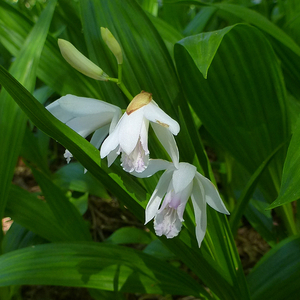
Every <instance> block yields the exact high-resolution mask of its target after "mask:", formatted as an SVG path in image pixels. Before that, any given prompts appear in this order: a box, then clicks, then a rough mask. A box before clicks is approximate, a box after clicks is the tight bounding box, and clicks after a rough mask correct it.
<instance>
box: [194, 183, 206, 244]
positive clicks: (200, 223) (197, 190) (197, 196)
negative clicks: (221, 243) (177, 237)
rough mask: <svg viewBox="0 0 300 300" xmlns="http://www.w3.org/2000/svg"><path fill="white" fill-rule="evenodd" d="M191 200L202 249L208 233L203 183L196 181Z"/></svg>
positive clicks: (198, 240) (197, 235) (197, 236)
mask: <svg viewBox="0 0 300 300" xmlns="http://www.w3.org/2000/svg"><path fill="white" fill-rule="evenodd" d="M199 183H200V184H199ZM191 198H192V203H193V207H194V212H195V222H196V238H197V242H198V246H199V248H200V246H201V243H202V241H203V239H204V236H205V232H206V226H207V216H206V203H205V200H204V188H203V187H202V186H201V182H199V181H197V180H195V181H194V185H193V191H192V195H191Z"/></svg>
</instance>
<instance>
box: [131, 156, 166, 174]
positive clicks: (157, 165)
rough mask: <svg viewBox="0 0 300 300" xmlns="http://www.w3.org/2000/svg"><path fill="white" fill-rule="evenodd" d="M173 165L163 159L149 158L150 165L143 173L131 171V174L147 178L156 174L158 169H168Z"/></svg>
mask: <svg viewBox="0 0 300 300" xmlns="http://www.w3.org/2000/svg"><path fill="white" fill-rule="evenodd" d="M171 166H172V163H171V162H169V161H166V160H163V159H149V163H148V167H147V169H146V170H144V171H143V172H141V173H137V172H131V173H130V174H132V175H134V176H136V177H139V178H146V177H150V176H152V175H154V174H155V173H157V172H158V171H161V170H166V169H168V168H170V167H171Z"/></svg>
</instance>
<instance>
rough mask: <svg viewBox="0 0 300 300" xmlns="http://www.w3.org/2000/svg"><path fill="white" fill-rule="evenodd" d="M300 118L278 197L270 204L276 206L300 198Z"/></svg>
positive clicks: (272, 206) (271, 206)
mask: <svg viewBox="0 0 300 300" xmlns="http://www.w3.org/2000/svg"><path fill="white" fill-rule="evenodd" d="M299 187H300V118H298V121H297V123H296V125H295V129H294V133H293V136H292V139H291V142H290V145H289V148H288V152H287V156H286V160H285V163H284V168H283V175H282V181H281V187H280V192H279V195H278V198H277V199H276V200H275V201H274V202H273V203H272V204H271V205H270V206H269V208H274V207H277V206H280V205H283V204H285V203H289V202H292V201H295V200H298V199H299V198H300V189H299Z"/></svg>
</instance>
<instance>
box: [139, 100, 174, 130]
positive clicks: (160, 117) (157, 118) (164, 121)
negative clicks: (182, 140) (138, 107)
mask: <svg viewBox="0 0 300 300" xmlns="http://www.w3.org/2000/svg"><path fill="white" fill-rule="evenodd" d="M144 116H145V118H146V119H148V120H149V121H151V122H153V123H157V124H160V125H161V126H163V127H166V128H168V129H169V130H170V131H171V132H172V133H173V134H174V135H177V134H178V132H179V130H180V126H179V124H178V123H177V122H176V121H175V120H173V119H172V118H171V117H170V116H169V115H167V114H166V113H165V112H164V111H163V110H162V109H160V108H159V106H158V105H157V104H156V103H155V102H154V101H151V102H150V103H149V104H147V105H145V106H144Z"/></svg>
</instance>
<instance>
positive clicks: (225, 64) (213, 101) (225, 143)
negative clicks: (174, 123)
mask: <svg viewBox="0 0 300 300" xmlns="http://www.w3.org/2000/svg"><path fill="white" fill-rule="evenodd" d="M214 35H215V36H219V35H221V36H219V38H215V37H214ZM221 37H222V40H221V43H220V38H221ZM249 44H251V45H252V47H251V48H250V47H249ZM202 49H205V51H202ZM200 53H201V56H199V54H200ZM212 54H214V57H213V60H212V61H211V59H212ZM204 55H205V56H204ZM175 59H176V63H177V66H178V74H179V76H180V78H181V81H182V84H183V87H184V91H185V93H186V95H187V99H188V101H189V102H190V104H191V106H192V107H193V109H194V111H195V113H196V114H197V115H198V117H199V118H200V120H201V121H202V123H203V125H204V127H205V128H206V129H207V130H208V131H209V132H210V134H211V135H212V136H213V138H214V139H215V140H216V141H217V142H218V143H219V144H220V145H221V146H222V147H223V148H225V149H226V150H228V151H229V152H230V154H231V155H232V156H233V157H234V158H235V159H237V160H238V161H239V162H240V163H241V164H242V165H244V166H245V167H246V169H247V170H248V171H249V172H250V173H254V172H255V170H256V169H257V168H258V167H259V166H260V165H261V163H262V162H263V161H264V160H265V159H266V158H267V157H268V156H269V155H270V154H271V153H272V151H274V149H275V148H276V147H278V146H279V145H280V144H281V143H283V142H284V141H286V140H287V138H288V132H289V128H288V121H287V116H286V114H287V113H286V102H285V100H286V99H285V87H284V83H283V79H282V73H281V70H280V66H279V63H278V61H277V59H276V56H275V54H274V51H273V49H272V48H271V46H270V44H269V43H268V41H267V40H266V38H265V37H264V35H263V34H262V33H260V31H259V30H258V29H256V28H254V27H251V26H248V25H236V26H232V27H228V28H225V29H222V30H220V31H217V32H212V33H211V32H210V33H203V34H200V35H196V36H192V37H187V38H185V39H183V40H182V41H180V42H179V43H177V44H176V45H175ZM209 65H210V67H209V72H208V76H207V79H204V78H203V76H202V75H201V70H202V72H203V73H202V74H204V76H205V73H206V72H207V67H208V66H209ZM284 152H285V149H283V151H280V153H278V155H276V157H275V159H274V163H271V164H270V167H269V169H271V170H272V171H270V173H271V174H272V181H273V180H274V182H275V184H277V183H278V182H279V180H280V179H279V178H280V175H281V174H280V173H281V171H280V167H281V166H282V163H283V160H284V155H283V154H284ZM265 180H267V184H266V185H265V187H266V189H268V192H269V196H270V198H272V196H273V197H276V189H275V187H274V186H273V183H272V181H271V179H270V177H269V178H265ZM267 186H268V188H267ZM270 192H271V193H270ZM272 193H273V194H272Z"/></svg>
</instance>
